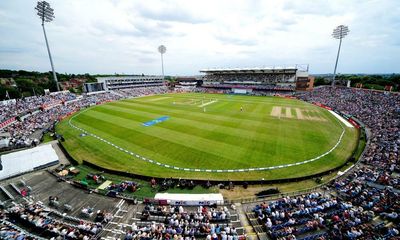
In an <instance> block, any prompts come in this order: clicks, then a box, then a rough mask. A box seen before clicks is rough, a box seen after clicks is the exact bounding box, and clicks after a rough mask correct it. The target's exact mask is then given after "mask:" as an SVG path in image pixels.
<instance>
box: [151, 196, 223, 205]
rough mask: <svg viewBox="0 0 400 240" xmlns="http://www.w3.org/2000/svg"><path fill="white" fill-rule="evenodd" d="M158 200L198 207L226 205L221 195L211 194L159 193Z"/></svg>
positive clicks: (156, 197)
mask: <svg viewBox="0 0 400 240" xmlns="http://www.w3.org/2000/svg"><path fill="white" fill-rule="evenodd" d="M154 199H156V200H167V202H168V204H171V205H184V206H198V205H212V204H218V205H222V204H224V197H223V196H222V194H220V193H210V194H181V193H157V194H156V196H155V197H154Z"/></svg>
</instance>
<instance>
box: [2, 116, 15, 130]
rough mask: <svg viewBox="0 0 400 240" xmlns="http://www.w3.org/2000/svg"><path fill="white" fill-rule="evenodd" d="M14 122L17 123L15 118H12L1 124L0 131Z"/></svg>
mask: <svg viewBox="0 0 400 240" xmlns="http://www.w3.org/2000/svg"><path fill="white" fill-rule="evenodd" d="M13 122H15V117H12V118H10V119H8V120H6V121H4V122H2V123H0V129H2V128H5V127H7V126H8V125H10V124H11V123H13Z"/></svg>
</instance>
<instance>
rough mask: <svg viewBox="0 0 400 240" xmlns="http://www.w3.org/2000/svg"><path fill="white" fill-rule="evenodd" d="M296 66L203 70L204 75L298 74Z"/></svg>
mask: <svg viewBox="0 0 400 240" xmlns="http://www.w3.org/2000/svg"><path fill="white" fill-rule="evenodd" d="M296 71H297V67H295V66H285V67H280V66H274V67H253V68H208V69H201V70H200V72H202V73H274V72H282V73H284V72H296Z"/></svg>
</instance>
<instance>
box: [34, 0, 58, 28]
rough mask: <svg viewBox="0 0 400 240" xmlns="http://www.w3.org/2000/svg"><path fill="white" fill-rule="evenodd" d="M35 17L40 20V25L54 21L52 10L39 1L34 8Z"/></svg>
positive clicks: (46, 4) (47, 4) (44, 2)
mask: <svg viewBox="0 0 400 240" xmlns="http://www.w3.org/2000/svg"><path fill="white" fill-rule="evenodd" d="M35 9H36V10H37V15H38V16H39V17H40V19H42V23H44V22H51V21H53V19H54V9H52V8H51V7H50V4H49V3H48V2H46V1H39V2H38V3H37V6H36V7H35Z"/></svg>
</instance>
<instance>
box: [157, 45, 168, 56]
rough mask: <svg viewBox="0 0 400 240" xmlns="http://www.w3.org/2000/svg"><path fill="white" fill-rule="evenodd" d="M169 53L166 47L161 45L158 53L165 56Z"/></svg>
mask: <svg viewBox="0 0 400 240" xmlns="http://www.w3.org/2000/svg"><path fill="white" fill-rule="evenodd" d="M166 51H167V48H166V47H165V46H164V45H160V46H159V47H158V52H159V53H161V54H164V53H165V52H166Z"/></svg>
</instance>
